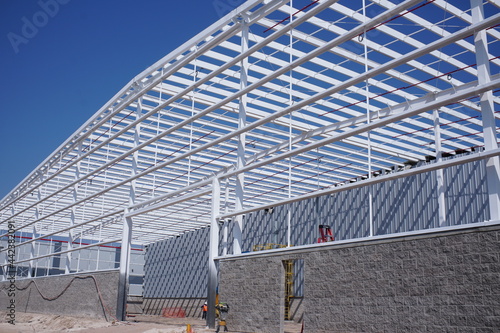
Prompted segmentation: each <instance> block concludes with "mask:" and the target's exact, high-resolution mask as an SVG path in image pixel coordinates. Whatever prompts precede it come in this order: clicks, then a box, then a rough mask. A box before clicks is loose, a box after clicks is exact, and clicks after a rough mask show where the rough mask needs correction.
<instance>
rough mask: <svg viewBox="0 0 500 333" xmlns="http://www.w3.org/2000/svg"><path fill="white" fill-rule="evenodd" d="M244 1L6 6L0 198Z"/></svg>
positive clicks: (0, 62) (32, 0) (11, 2)
mask: <svg viewBox="0 0 500 333" xmlns="http://www.w3.org/2000/svg"><path fill="white" fill-rule="evenodd" d="M243 2H244V1H243V0H177V1H173V0H141V1H137V0H134V1H132V0H0V40H1V42H0V110H1V111H0V112H1V118H0V198H3V197H4V196H5V195H6V194H7V193H8V192H9V191H10V190H11V189H12V188H14V186H16V185H17V184H18V183H19V182H20V181H21V180H22V179H23V178H24V177H25V176H26V175H28V173H29V172H31V171H32V170H33V169H34V168H35V167H36V166H37V165H38V164H39V163H40V162H42V161H43V160H44V159H45V158H46V157H47V156H48V155H49V154H50V153H51V152H52V151H54V150H55V149H56V148H57V147H58V146H59V145H60V144H61V143H62V142H63V141H64V140H65V139H66V138H67V137H69V136H70V135H71V134H72V133H73V132H74V131H75V130H77V129H78V128H79V127H80V126H81V125H82V124H83V123H84V122H85V121H86V120H87V119H88V118H89V117H90V116H92V115H93V114H94V113H95V112H96V111H97V110H98V109H99V108H100V107H101V106H102V105H103V104H104V103H105V102H107V101H108V100H109V99H110V98H111V97H112V96H113V95H114V94H115V93H116V92H118V91H119V90H120V89H121V88H122V87H123V86H124V85H125V84H127V83H128V82H129V81H130V80H131V79H132V78H133V77H134V76H136V75H137V74H139V73H140V72H141V71H143V70H144V69H146V68H147V67H149V66H150V65H151V64H153V63H154V62H155V61H157V60H158V59H160V58H161V57H163V56H164V55H166V54H167V53H169V52H170V51H172V50H174V49H175V48H176V47H178V46H180V45H181V44H182V43H184V42H185V41H187V40H188V39H189V38H191V37H193V36H195V35H196V34H197V33H198V32H201V31H202V30H203V29H204V28H206V27H208V26H209V25H210V24H212V23H213V22H215V21H217V20H218V19H219V18H220V17H221V16H222V15H223V14H225V13H226V12H227V11H228V10H229V9H232V8H234V7H235V6H237V5H239V4H241V3H243ZM55 4H57V6H56V5H55ZM33 28H34V29H33Z"/></svg>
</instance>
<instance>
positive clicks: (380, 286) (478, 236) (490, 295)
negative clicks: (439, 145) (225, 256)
mask: <svg viewBox="0 0 500 333" xmlns="http://www.w3.org/2000/svg"><path fill="white" fill-rule="evenodd" d="M294 253H295V256H296V257H295V258H302V259H303V261H304V269H305V272H304V298H303V311H304V313H303V318H304V323H305V332H314V333H321V332H457V333H458V332H476V333H477V332H499V328H500V226H499V225H496V226H489V227H470V228H465V229H457V230H450V231H439V232H434V233H428V234H422V235H411V236H401V237H393V238H387V239H377V240H365V241H360V242H355V243H343V244H335V242H332V243H331V244H328V245H327V246H326V247H321V248H310V249H301V250H296V252H294V249H293V248H292V249H291V250H290V251H286V252H282V254H274V255H270V254H266V255H263V256H258V255H255V254H254V255H251V256H246V257H240V258H233V259H230V260H221V262H220V286H219V291H220V294H221V300H222V301H227V302H228V303H230V304H231V303H234V304H231V311H230V317H229V318H230V320H229V321H228V323H229V324H231V325H235V329H236V330H238V329H239V330H242V331H255V332H282V327H281V326H278V324H277V321H278V320H281V321H282V318H283V315H282V313H281V309H282V306H283V299H284V295H283V288H284V287H283V284H284V280H282V279H280V276H278V275H280V274H281V276H283V274H284V273H283V269H282V264H281V263H282V260H286V259H289V258H292V257H290V256H291V255H292V254H294ZM265 285H266V286H267V287H265ZM247 300H249V301H250V304H248V303H247ZM242 303H243V304H242ZM251 321H253V323H252V322H251ZM268 327H272V328H270V329H269V330H268Z"/></svg>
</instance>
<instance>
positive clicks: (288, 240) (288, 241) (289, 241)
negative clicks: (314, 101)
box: [276, 0, 293, 247]
mask: <svg viewBox="0 0 500 333" xmlns="http://www.w3.org/2000/svg"><path fill="white" fill-rule="evenodd" d="M289 14H290V25H292V23H293V0H291V1H290V13H289ZM289 52H290V54H289V61H290V64H292V63H293V28H292V29H290V45H289ZM289 79H290V82H289V84H290V88H289V89H288V93H289V95H288V103H289V105H290V106H292V104H293V69H292V68H291V67H290V76H289ZM288 117H289V118H288V119H289V127H288V150H289V151H292V133H293V131H292V120H293V112H290V114H289V115H288ZM291 197H292V155H290V157H289V158H288V199H290V198H291ZM287 208H288V212H287V214H286V247H290V246H292V205H291V204H290V205H288V207H287ZM276 243H278V242H276Z"/></svg>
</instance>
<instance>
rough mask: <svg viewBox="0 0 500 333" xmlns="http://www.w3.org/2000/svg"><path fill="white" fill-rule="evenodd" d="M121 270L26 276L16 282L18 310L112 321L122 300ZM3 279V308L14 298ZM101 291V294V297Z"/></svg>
mask: <svg viewBox="0 0 500 333" xmlns="http://www.w3.org/2000/svg"><path fill="white" fill-rule="evenodd" d="M118 277H119V273H118V271H117V270H113V271H104V272H93V273H82V274H70V275H59V276H47V277H37V278H33V279H22V280H17V281H16V282H15V285H16V289H17V290H16V295H15V305H16V307H15V311H16V312H33V313H49V314H57V315H71V316H80V317H92V318H102V319H107V320H112V319H113V317H116V306H117V299H118ZM9 284H10V283H9V282H8V281H4V282H0V294H1V295H2V297H0V307H2V308H3V309H5V308H6V307H7V303H8V302H9V301H10V299H9V297H7V296H6V294H5V291H6V289H7V288H8V285H9ZM99 294H100V296H99Z"/></svg>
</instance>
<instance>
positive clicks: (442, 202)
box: [432, 110, 446, 227]
mask: <svg viewBox="0 0 500 333" xmlns="http://www.w3.org/2000/svg"><path fill="white" fill-rule="evenodd" d="M432 116H433V118H434V145H435V147H436V162H438V163H439V162H441V161H442V159H443V158H442V155H443V151H442V148H441V126H440V124H439V111H438V110H434V112H433V114H432ZM436 178H437V198H438V217H439V226H440V227H444V226H446V198H445V196H444V171H443V169H438V170H436Z"/></svg>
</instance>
